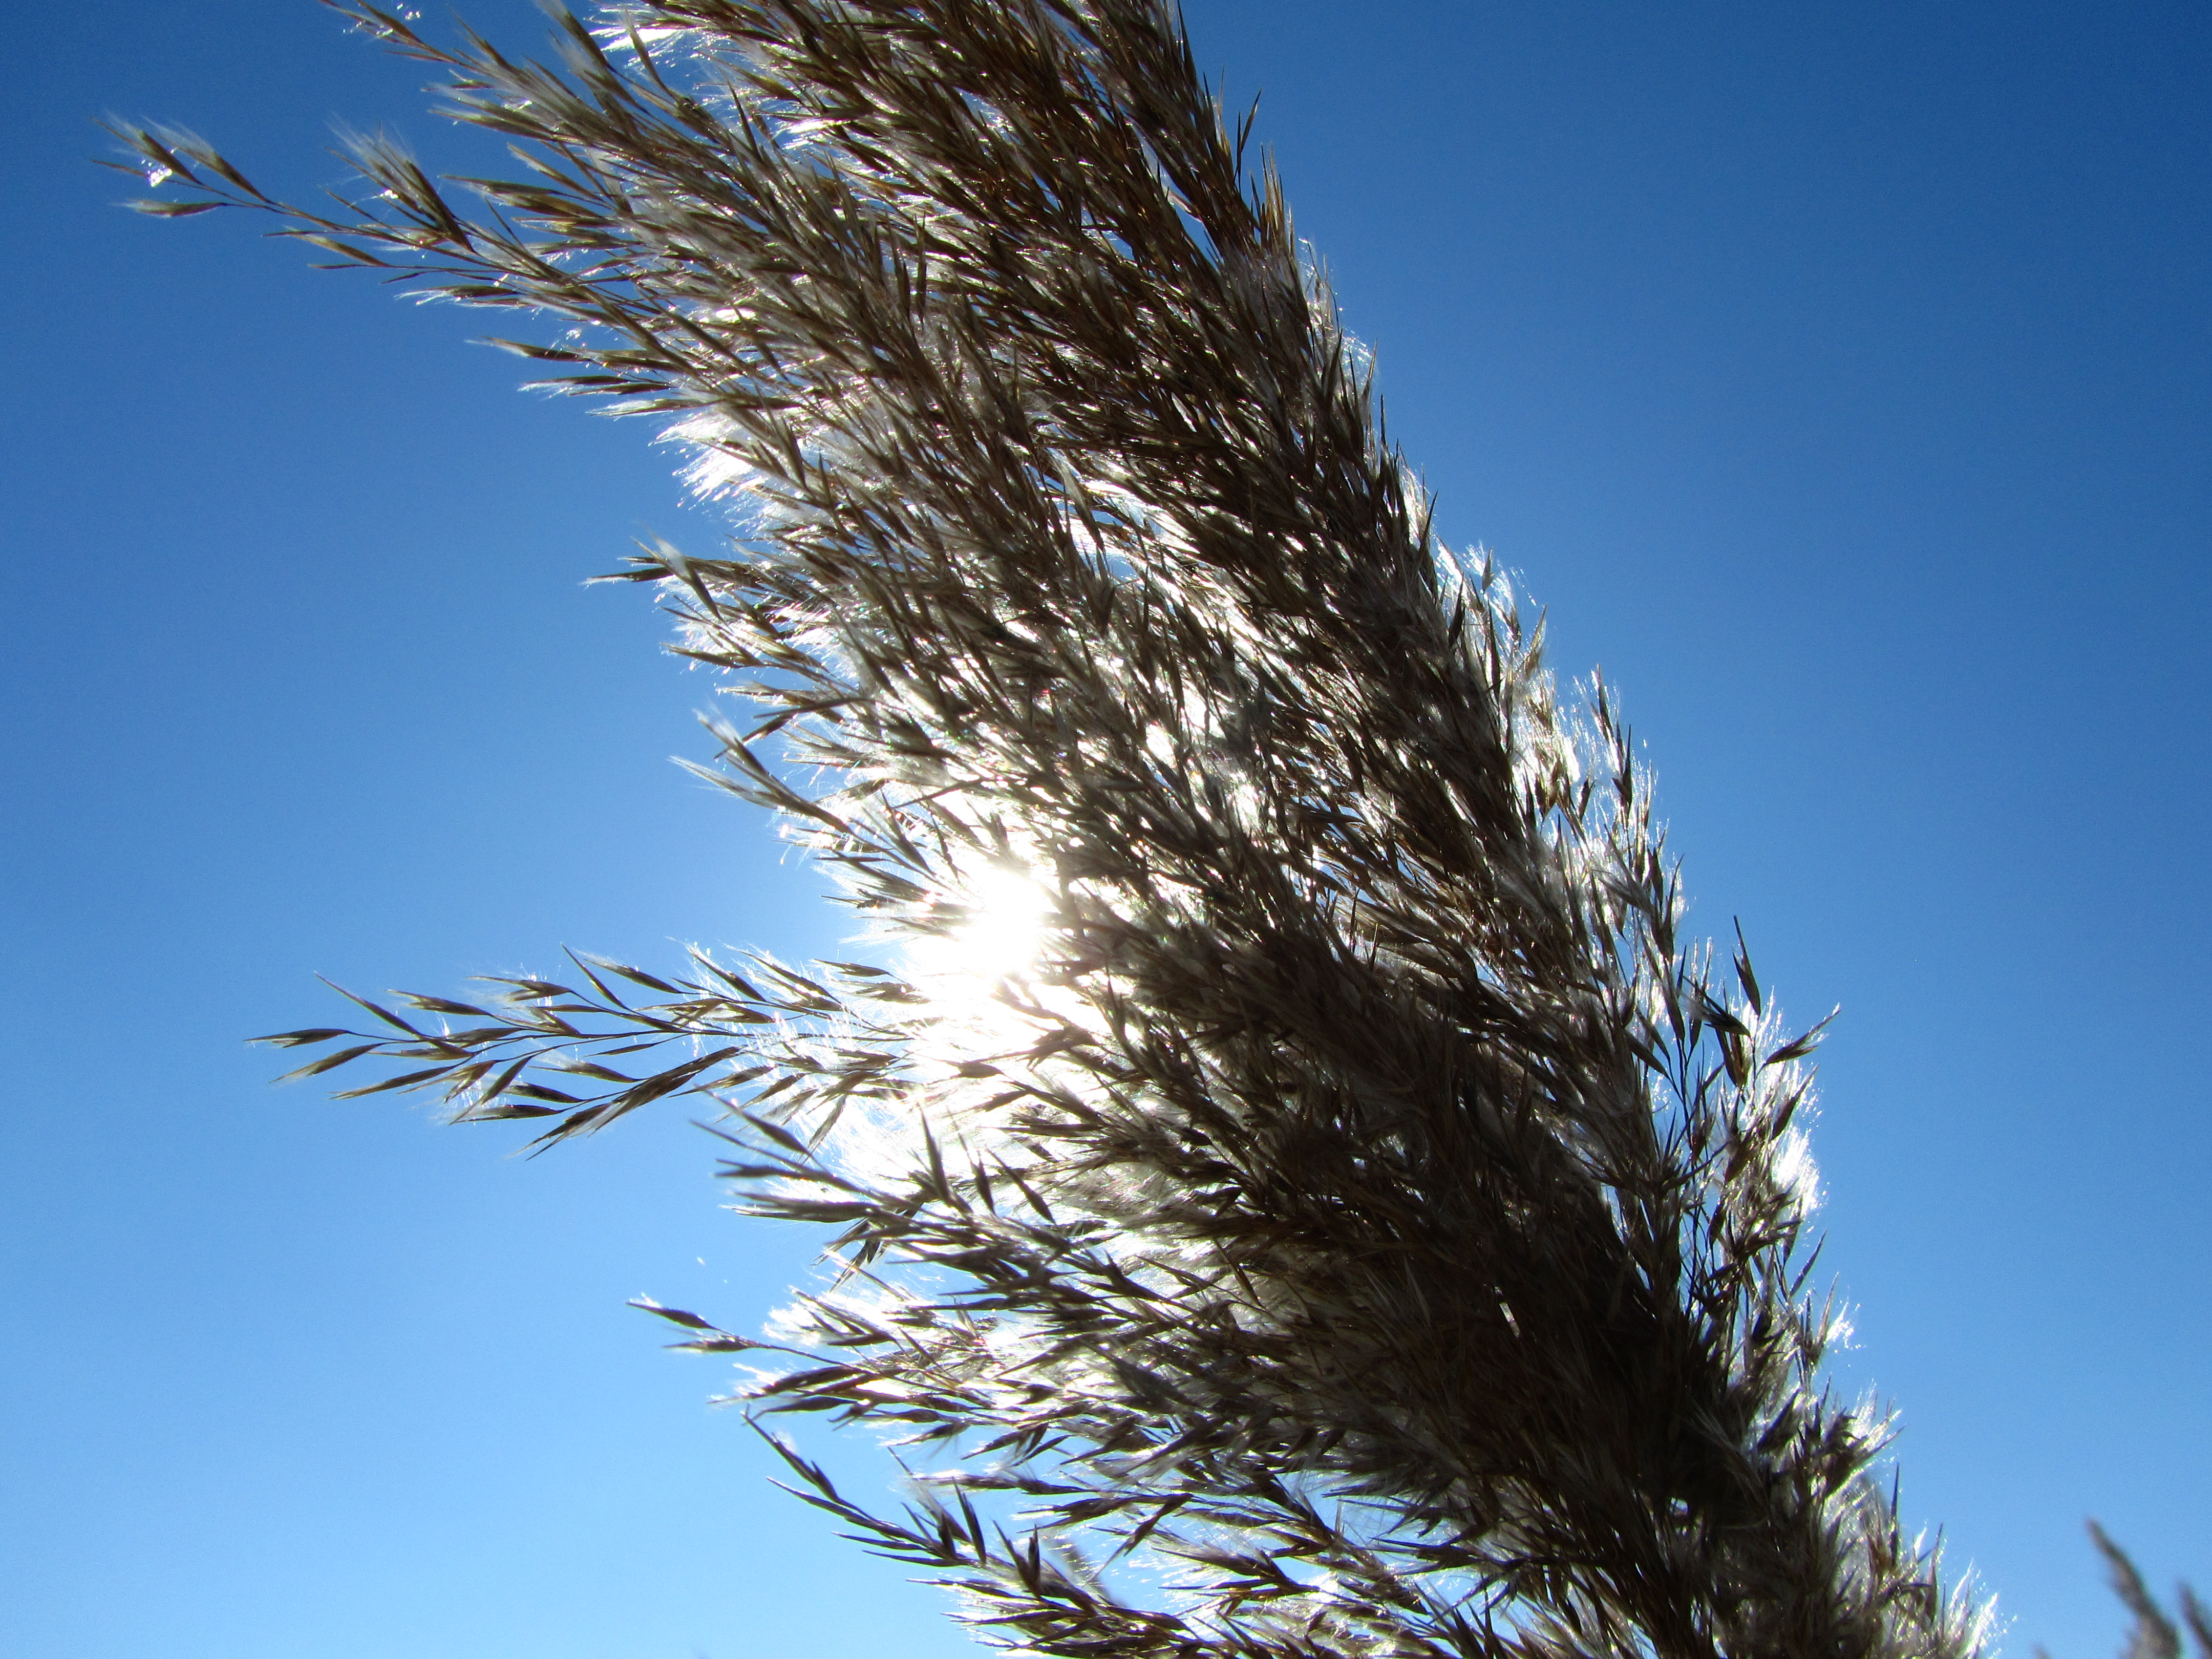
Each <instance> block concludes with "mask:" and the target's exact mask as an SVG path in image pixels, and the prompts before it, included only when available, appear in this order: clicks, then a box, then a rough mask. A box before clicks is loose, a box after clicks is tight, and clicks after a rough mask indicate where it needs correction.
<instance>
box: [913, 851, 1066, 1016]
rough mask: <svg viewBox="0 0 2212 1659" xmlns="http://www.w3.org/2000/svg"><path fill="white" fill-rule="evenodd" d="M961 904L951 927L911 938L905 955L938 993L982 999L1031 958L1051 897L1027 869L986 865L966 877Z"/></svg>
mask: <svg viewBox="0 0 2212 1659" xmlns="http://www.w3.org/2000/svg"><path fill="white" fill-rule="evenodd" d="M962 908H963V910H964V911H965V913H966V914H965V915H964V916H963V919H962V920H961V921H960V922H959V923H958V924H957V926H955V927H952V928H951V929H950V930H949V931H947V932H945V933H935V934H929V935H925V936H923V937H921V938H919V939H914V940H912V941H911V942H910V943H909V944H908V947H907V953H908V958H909V960H910V961H911V962H912V963H913V964H914V967H915V971H916V973H917V974H918V975H919V976H921V977H922V978H924V979H926V980H927V981H931V982H932V985H933V988H934V989H936V991H937V993H938V994H939V995H940V996H945V995H947V994H950V995H951V997H953V998H961V997H987V996H989V995H990V994H991V993H992V992H993V990H994V989H995V987H997V986H999V985H1000V983H1001V982H1002V981H1006V980H1007V979H1011V978H1015V977H1018V976H1019V975H1022V974H1024V972H1026V971H1027V970H1028V969H1030V966H1031V965H1032V964H1034V963H1035V962H1036V956H1037V951H1038V949H1039V947H1040V946H1042V945H1043V943H1044V935H1045V924H1046V921H1047V918H1048V916H1049V915H1050V913H1051V909H1052V896H1051V894H1049V893H1048V892H1047V891H1046V890H1045V889H1044V888H1043V887H1042V885H1041V884H1039V883H1038V882H1037V881H1036V879H1035V878H1033V877H1032V876H1030V874H1029V873H1028V872H1026V871H1024V870H1018V869H1013V868H1009V867H1008V866H1004V865H997V864H991V865H986V866H983V867H982V868H981V870H978V871H976V872H975V873H974V874H973V875H971V876H969V878H968V880H967V884H966V886H965V890H964V891H963V894H962Z"/></svg>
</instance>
